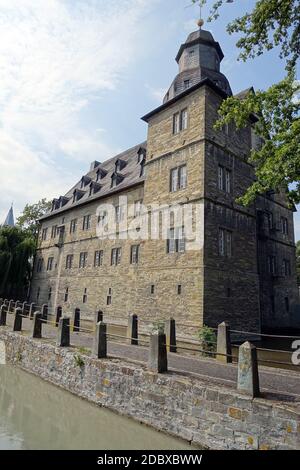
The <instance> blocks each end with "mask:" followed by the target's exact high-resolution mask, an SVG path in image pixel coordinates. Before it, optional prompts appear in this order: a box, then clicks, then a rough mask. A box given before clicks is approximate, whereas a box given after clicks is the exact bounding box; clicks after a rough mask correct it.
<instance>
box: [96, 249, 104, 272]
mask: <svg viewBox="0 0 300 470" xmlns="http://www.w3.org/2000/svg"><path fill="white" fill-rule="evenodd" d="M103 255H104V252H103V250H96V251H95V254H94V268H99V267H100V266H103Z"/></svg>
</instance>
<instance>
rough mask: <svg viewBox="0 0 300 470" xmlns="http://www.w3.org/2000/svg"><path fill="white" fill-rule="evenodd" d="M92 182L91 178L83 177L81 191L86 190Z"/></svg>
mask: <svg viewBox="0 0 300 470" xmlns="http://www.w3.org/2000/svg"><path fill="white" fill-rule="evenodd" d="M90 182H91V178H90V177H89V176H83V177H82V178H81V186H80V187H81V189H83V188H85V186H87V185H88V184H89V183H90Z"/></svg>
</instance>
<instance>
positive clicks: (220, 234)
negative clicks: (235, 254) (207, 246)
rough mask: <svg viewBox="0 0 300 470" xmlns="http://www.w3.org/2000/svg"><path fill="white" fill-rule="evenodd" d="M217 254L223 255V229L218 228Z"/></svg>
mask: <svg viewBox="0 0 300 470" xmlns="http://www.w3.org/2000/svg"><path fill="white" fill-rule="evenodd" d="M219 255H220V256H225V230H224V229H222V228H220V229H219Z"/></svg>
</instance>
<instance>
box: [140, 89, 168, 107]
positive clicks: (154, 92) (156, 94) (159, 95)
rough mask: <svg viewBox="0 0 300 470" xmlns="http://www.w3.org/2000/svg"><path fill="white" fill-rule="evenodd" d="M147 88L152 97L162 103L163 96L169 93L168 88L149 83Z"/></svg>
mask: <svg viewBox="0 0 300 470" xmlns="http://www.w3.org/2000/svg"><path fill="white" fill-rule="evenodd" d="M145 88H146V90H147V91H148V93H149V94H150V96H151V98H153V99H154V100H155V101H157V102H158V103H160V104H162V102H163V98H164V96H165V94H166V93H167V88H154V87H152V86H150V85H148V84H146V85H145Z"/></svg>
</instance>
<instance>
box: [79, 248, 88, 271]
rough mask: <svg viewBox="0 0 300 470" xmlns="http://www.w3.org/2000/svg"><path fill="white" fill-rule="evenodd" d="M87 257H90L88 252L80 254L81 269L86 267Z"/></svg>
mask: <svg viewBox="0 0 300 470" xmlns="http://www.w3.org/2000/svg"><path fill="white" fill-rule="evenodd" d="M87 257H88V254H87V252H86V251H85V252H82V253H80V255H79V268H85V267H86V265H87Z"/></svg>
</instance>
